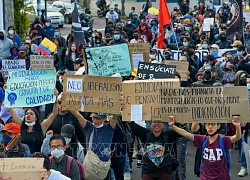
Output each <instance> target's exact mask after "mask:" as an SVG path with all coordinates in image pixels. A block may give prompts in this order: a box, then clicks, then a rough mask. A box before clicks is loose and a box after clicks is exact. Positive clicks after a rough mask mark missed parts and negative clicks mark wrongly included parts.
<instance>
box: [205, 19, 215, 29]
mask: <svg viewBox="0 0 250 180" xmlns="http://www.w3.org/2000/svg"><path fill="white" fill-rule="evenodd" d="M213 25H214V18H205V19H204V22H203V26H202V30H203V31H210V28H211V26H213Z"/></svg>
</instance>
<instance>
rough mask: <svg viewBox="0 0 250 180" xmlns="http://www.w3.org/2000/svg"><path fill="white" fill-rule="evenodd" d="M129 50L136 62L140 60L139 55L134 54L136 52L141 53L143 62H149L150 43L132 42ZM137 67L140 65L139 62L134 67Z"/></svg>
mask: <svg viewBox="0 0 250 180" xmlns="http://www.w3.org/2000/svg"><path fill="white" fill-rule="evenodd" d="M129 51H130V53H131V54H132V59H133V62H134V63H135V61H136V60H138V56H133V55H135V54H140V55H141V57H143V62H149V52H150V44H149V43H130V44H129ZM134 58H136V59H134ZM137 67H138V64H137V66H136V65H134V68H137Z"/></svg>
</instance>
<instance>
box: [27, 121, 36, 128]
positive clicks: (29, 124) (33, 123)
mask: <svg viewBox="0 0 250 180" xmlns="http://www.w3.org/2000/svg"><path fill="white" fill-rule="evenodd" d="M25 124H26V125H27V126H29V127H32V126H34V125H35V124H36V121H33V122H30V123H28V122H25Z"/></svg>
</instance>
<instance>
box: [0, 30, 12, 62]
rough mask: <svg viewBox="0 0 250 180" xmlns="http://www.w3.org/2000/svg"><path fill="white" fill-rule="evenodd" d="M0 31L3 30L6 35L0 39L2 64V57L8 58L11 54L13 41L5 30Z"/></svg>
mask: <svg viewBox="0 0 250 180" xmlns="http://www.w3.org/2000/svg"><path fill="white" fill-rule="evenodd" d="M0 32H2V33H3V35H4V39H3V40H0V63H1V66H2V59H4V58H7V57H8V56H9V55H10V48H11V46H12V44H13V42H12V40H10V39H9V38H7V34H6V32H5V30H0Z"/></svg>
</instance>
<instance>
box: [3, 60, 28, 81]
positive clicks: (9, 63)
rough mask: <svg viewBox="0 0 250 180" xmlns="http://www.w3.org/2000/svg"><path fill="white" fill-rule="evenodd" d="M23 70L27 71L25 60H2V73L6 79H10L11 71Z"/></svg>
mask: <svg viewBox="0 0 250 180" xmlns="http://www.w3.org/2000/svg"><path fill="white" fill-rule="evenodd" d="M22 70H26V63H25V60H24V59H14V60H9V59H3V60H2V71H3V74H4V75H5V77H8V76H9V73H10V72H11V71H22Z"/></svg>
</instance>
